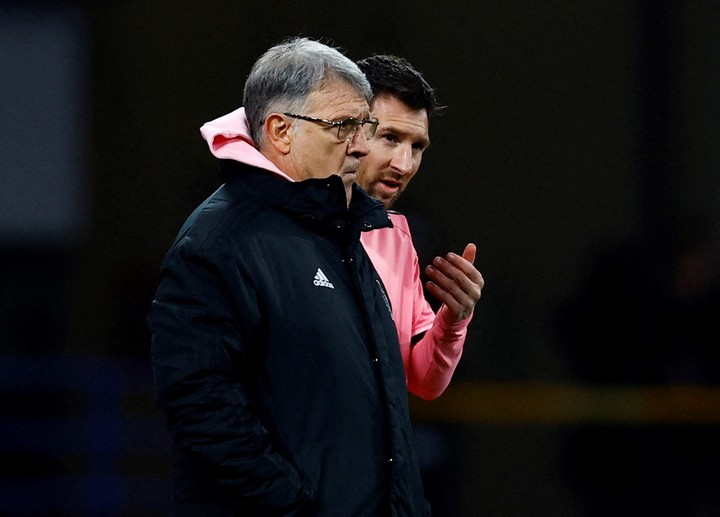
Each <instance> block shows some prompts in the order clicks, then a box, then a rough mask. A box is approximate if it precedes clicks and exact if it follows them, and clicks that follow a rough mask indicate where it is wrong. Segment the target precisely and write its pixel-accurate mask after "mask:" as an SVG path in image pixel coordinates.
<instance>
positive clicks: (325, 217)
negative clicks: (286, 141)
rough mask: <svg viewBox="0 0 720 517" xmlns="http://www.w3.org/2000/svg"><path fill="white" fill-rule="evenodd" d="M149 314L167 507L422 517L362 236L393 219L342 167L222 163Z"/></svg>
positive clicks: (391, 355)
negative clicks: (166, 451) (169, 453)
mask: <svg viewBox="0 0 720 517" xmlns="http://www.w3.org/2000/svg"><path fill="white" fill-rule="evenodd" d="M221 172H223V174H224V176H225V177H226V182H225V184H224V185H223V186H222V187H220V189H218V190H217V191H216V192H215V193H214V194H213V195H212V196H210V197H209V198H208V199H207V200H206V201H205V202H204V203H203V204H202V205H200V206H199V207H198V208H197V209H196V210H195V212H194V213H193V214H192V215H191V216H190V218H189V219H188V221H187V222H186V223H185V225H184V226H183V228H182V229H181V231H180V233H179V235H178V237H177V239H176V241H175V243H174V244H173V245H172V247H171V249H170V251H169V252H168V254H167V256H166V258H165V261H164V263H163V267H162V272H161V279H160V286H159V288H158V290H157V293H156V298H155V300H154V302H153V304H152V307H151V310H150V314H149V317H148V322H149V326H150V330H151V332H152V359H153V365H154V374H155V380H156V384H157V389H158V402H159V404H160V406H161V407H162V409H163V410H164V411H165V413H166V415H167V419H168V425H169V428H170V431H171V434H172V437H173V443H174V453H173V459H174V465H175V469H176V480H175V485H174V493H173V508H174V513H175V515H178V516H180V515H198V516H200V515H202V516H206V515H213V516H215V515H217V516H230V515H233V516H234V515H248V516H265V515H267V516H270V515H272V516H276V515H277V516H280V515H317V516H325V515H327V516H333V517H338V516H340V517H342V516H373V517H376V516H383V515H402V516H420V515H428V514H429V511H428V510H427V503H426V502H425V499H424V496H423V491H422V486H421V481H420V474H419V470H418V466H417V461H416V457H415V453H414V450H413V444H412V430H411V425H410V420H409V414H408V404H407V388H406V385H405V375H404V372H403V366H402V360H401V358H400V351H399V345H398V341H397V334H396V330H395V326H394V324H393V322H392V319H391V312H390V306H389V302H388V299H387V296H386V295H385V292H384V288H383V286H382V283H381V281H380V280H379V278H378V276H377V274H376V273H375V270H374V269H373V267H372V265H371V263H370V260H369V259H368V256H367V255H366V253H365V251H364V249H363V247H362V245H361V244H360V243H359V236H360V232H361V231H365V230H370V229H372V228H378V227H383V226H389V225H390V224H391V223H390V222H389V219H388V217H387V214H386V212H385V210H384V208H382V205H381V204H380V203H378V202H377V201H375V200H373V199H371V198H370V197H368V196H367V195H366V194H365V193H364V192H363V191H361V190H359V189H357V188H355V187H354V192H353V198H352V202H351V204H350V206H349V208H348V207H347V206H346V205H347V204H346V200H345V190H344V186H343V184H342V181H341V179H340V178H339V177H338V176H332V177H330V178H327V179H323V180H318V179H312V180H307V181H302V182H296V183H293V182H289V181H286V180H284V179H282V178H279V177H276V176H275V175H273V174H270V173H267V172H264V171H260V170H257V169H253V168H251V167H248V166H246V165H242V164H239V163H237V162H233V161H222V162H221Z"/></svg>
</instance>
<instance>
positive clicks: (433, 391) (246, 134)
mask: <svg viewBox="0 0 720 517" xmlns="http://www.w3.org/2000/svg"><path fill="white" fill-rule="evenodd" d="M200 133H201V134H202V136H203V138H204V139H205V141H206V142H207V144H208V147H209V148H210V152H211V153H212V154H213V155H214V156H215V157H217V158H223V159H228V160H235V161H238V162H241V163H246V164H248V165H252V166H254V167H259V168H261V169H265V170H268V171H270V172H273V173H274V174H277V175H278V176H281V177H283V178H285V179H287V180H288V181H293V179H292V178H290V177H289V176H287V175H286V174H285V173H284V172H282V171H281V170H280V169H279V168H277V167H276V166H275V165H274V164H273V163H272V162H271V161H270V160H268V159H267V158H266V157H265V156H263V155H262V154H261V153H260V152H259V151H258V150H257V149H256V148H255V145H254V143H253V141H252V138H251V137H250V130H249V128H248V126H247V120H246V119H245V108H238V109H237V110H235V111H233V112H232V113H228V114H227V115H223V116H222V117H219V118H217V119H215V120H212V121H210V122H206V123H205V124H204V125H203V126H202V127H201V128H200ZM389 215H390V219H391V220H392V222H393V225H394V227H393V228H383V229H380V230H374V231H371V232H363V234H362V237H361V242H362V244H363V246H364V247H365V251H367V254H368V255H369V256H370V260H371V261H372V263H373V265H374V266H375V269H376V270H377V272H378V274H379V275H380V278H381V279H382V281H383V282H384V284H385V288H386V290H387V293H388V296H389V297H390V302H391V305H392V313H393V318H394V320H395V326H396V327H397V330H398V336H399V338H400V339H399V341H400V351H401V353H402V358H403V365H404V366H405V377H406V379H407V384H408V390H409V391H410V392H411V393H414V394H415V395H417V396H419V397H421V398H423V399H427V400H430V399H435V398H437V397H439V396H440V395H441V394H442V392H443V391H445V388H446V387H447V386H448V384H449V383H450V379H451V378H452V375H453V372H454V371H455V368H456V367H457V364H458V362H459V361H460V357H461V355H462V350H463V345H464V343H465V336H466V334H467V327H468V324H469V323H470V320H471V319H472V315H471V316H469V317H468V318H466V319H464V320H463V321H461V322H458V323H454V324H448V323H447V322H445V320H444V319H443V318H442V317H435V313H433V310H432V308H431V307H430V304H429V303H428V301H427V300H426V299H425V296H424V293H423V286H422V282H421V280H420V267H419V261H418V256H417V252H416V251H415V247H414V245H413V241H412V236H411V234H410V228H409V227H408V223H407V219H406V218H405V216H403V215H401V214H399V213H397V212H390V213H389ZM423 332H425V335H424V336H423V337H422V339H420V341H418V342H417V343H415V344H414V345H413V344H412V343H411V340H412V337H413V336H417V335H418V334H421V333H423Z"/></svg>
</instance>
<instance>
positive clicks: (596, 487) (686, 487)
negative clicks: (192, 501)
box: [0, 0, 720, 517]
mask: <svg viewBox="0 0 720 517" xmlns="http://www.w3.org/2000/svg"><path fill="white" fill-rule="evenodd" d="M297 34H302V35H307V36H311V37H314V38H322V39H323V41H325V42H328V43H331V44H333V45H336V46H339V47H342V48H343V49H345V50H346V53H347V55H348V56H349V57H351V58H353V59H359V58H362V57H365V56H367V55H369V54H372V53H394V54H398V55H401V56H403V57H406V58H407V59H409V60H410V61H411V62H412V63H413V64H414V65H415V66H416V67H417V68H418V69H419V70H421V71H422V72H423V73H424V75H425V76H426V78H427V79H428V80H429V81H430V82H431V83H432V84H433V85H434V86H435V87H436V89H437V93H438V96H439V98H440V101H441V102H442V103H443V104H446V105H447V106H448V108H447V110H446V112H445V114H444V115H443V116H442V117H439V118H436V119H434V120H433V121H432V127H431V137H432V141H433V144H432V146H431V148H430V150H429V151H428V152H427V153H426V155H425V159H424V163H423V165H422V168H421V170H420V173H419V174H418V176H417V177H416V179H415V180H414V181H413V185H412V187H411V188H410V190H409V193H407V194H406V196H405V198H403V199H402V200H401V201H400V203H399V204H398V205H397V208H398V209H399V210H401V211H403V212H404V213H406V214H407V215H408V217H409V219H410V222H411V225H412V226H411V227H412V229H413V232H414V235H415V239H416V246H417V248H418V252H419V254H420V258H421V261H422V263H423V264H427V263H428V262H429V261H430V260H431V258H432V257H433V256H434V255H435V254H440V253H445V252H447V251H450V250H453V251H461V250H462V247H463V246H464V245H465V243H466V242H469V241H472V242H475V243H477V244H478V248H479V253H478V258H477V261H476V263H477V265H478V267H479V269H480V270H481V271H482V272H483V274H484V277H485V280H486V287H485V289H484V291H483V298H482V300H481V302H480V305H479V306H478V310H477V313H476V315H475V318H474V320H473V322H472V325H471V328H470V333H469V338H468V341H467V343H466V346H465V352H464V357H463V359H462V361H461V364H460V366H459V369H458V371H457V373H456V375H455V378H454V380H453V384H452V385H451V387H450V388H449V389H448V391H447V392H446V393H445V394H444V395H443V396H442V397H441V398H440V399H438V400H436V401H433V402H424V401H419V400H417V399H415V398H413V399H412V408H413V417H414V421H415V423H416V426H417V440H418V446H419V448H420V452H421V459H422V463H423V472H424V476H425V481H426V487H427V492H428V497H429V498H430V499H431V501H432V503H433V506H434V509H435V515H436V516H441V517H444V516H450V517H461V516H473V517H474V516H489V517H495V516H538V515H542V516H624V515H627V516H643V515H652V516H661V515H663V516H675V515H677V516H718V515H720V434H719V431H720V391H719V388H720V386H719V385H720V353H719V352H718V344H720V340H719V339H718V335H719V332H718V328H719V327H718V321H719V320H720V282H719V280H720V240H719V234H718V224H719V223H720V201H719V200H720V170H719V166H720V145H719V144H718V139H719V137H720V66H719V65H720V2H718V1H717V0H698V1H693V0H685V1H680V0H667V1H659V0H629V1H628V0H622V1H620V0H608V1H602V2H589V1H582V0H580V1H578V0H574V1H571V0H554V1H543V2H525V1H519V0H503V1H502V2H464V3H462V4H460V3H457V4H455V3H446V4H441V3H438V2H431V1H425V0H422V1H419V0H416V1H414V2H402V1H401V2H374V1H368V2H361V3H349V4H348V3H344V4H337V3H335V4H333V3H328V2H325V1H323V2H321V1H316V0H304V1H302V2H285V1H267V2H240V1H229V0H219V1H212V2H190V1H180V2H167V1H163V0H145V1H140V0H137V1H118V2H112V3H110V2H108V3H104V2H97V3H96V4H94V3H89V2H80V1H65V2H63V1H56V2H41V1H25V2H8V1H3V0H0V120H1V121H2V123H1V125H0V159H1V163H2V165H1V169H0V347H1V348H0V350H1V351H2V353H1V355H0V393H1V398H0V400H1V401H2V406H1V408H0V465H1V466H0V515H3V516H6V515H7V516H71V515H72V516H75V515H98V516H99V515H102V516H155V515H167V513H168V500H169V491H170V477H171V471H170V466H169V454H168V451H169V439H168V435H167V433H166V430H165V424H164V421H163V419H162V416H161V415H160V414H159V412H158V411H157V409H156V407H155V402H154V392H153V386H152V373H151V369H150V364H149V337H148V332H147V329H146V327H145V315H146V312H147V309H148V306H149V303H150V301H151V299H152V296H153V292H154V289H155V287H156V282H157V275H158V271H159V264H160V261H161V259H162V256H163V255H164V253H165V251H166V249H167V247H168V246H169V244H170V243H171V241H172V239H173V238H174V236H175V233H176V232H177V230H178V229H179V227H180V225H181V224H182V222H183V220H184V219H185V217H186V216H187V215H188V214H189V212H190V211H191V210H192V209H193V208H194V207H195V205H196V204H197V203H199V202H200V201H201V200H202V199H204V198H205V197H206V196H207V195H208V194H209V193H210V192H212V191H213V190H214V189H215V188H216V187H217V186H218V185H219V183H220V181H219V177H218V175H217V173H216V165H215V162H214V160H213V159H212V158H211V156H210V155H209V152H208V150H207V147H206V145H205V143H204V141H203V140H202V139H201V137H200V134H199V131H198V129H199V127H200V126H201V125H202V123H204V122H205V121H208V120H211V119H213V118H215V117H217V116H219V115H222V114H225V113H227V112H229V111H232V110H234V109H235V108H237V107H238V106H240V104H241V102H242V89H243V85H244V79H245V77H246V75H247V73H248V71H249V68H250V66H251V64H252V63H253V62H254V60H255V59H256V58H257V57H258V56H259V55H260V54H261V53H262V52H263V51H264V50H265V49H267V48H268V47H269V46H271V45H273V44H275V43H277V42H279V41H280V40H282V39H284V38H285V37H287V36H293V35H297Z"/></svg>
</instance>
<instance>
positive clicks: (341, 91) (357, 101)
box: [308, 81, 370, 121]
mask: <svg viewBox="0 0 720 517" xmlns="http://www.w3.org/2000/svg"><path fill="white" fill-rule="evenodd" d="M308 100H309V101H310V102H309V103H308V108H309V109H311V110H315V109H317V110H319V112H322V113H325V115H324V116H322V117H321V118H327V119H328V120H333V121H335V120H343V119H347V118H355V119H357V120H362V119H365V118H368V117H369V116H370V106H369V105H368V103H367V101H366V100H365V97H363V95H362V94H361V93H360V92H358V91H356V90H355V89H353V88H352V86H350V85H349V84H348V83H346V82H344V81H328V82H325V83H323V84H321V85H320V86H319V87H318V88H317V89H316V90H314V91H313V92H312V93H311V94H310V95H309V96H308ZM328 108H329V110H328ZM323 110H324V111H323ZM358 112H359V114H358Z"/></svg>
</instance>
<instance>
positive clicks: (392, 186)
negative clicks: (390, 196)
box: [378, 178, 402, 191]
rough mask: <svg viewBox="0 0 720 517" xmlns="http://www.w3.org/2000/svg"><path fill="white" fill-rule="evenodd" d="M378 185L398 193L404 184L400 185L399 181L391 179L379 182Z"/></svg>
mask: <svg viewBox="0 0 720 517" xmlns="http://www.w3.org/2000/svg"><path fill="white" fill-rule="evenodd" d="M378 183H379V184H381V185H383V186H384V187H385V189H386V190H391V191H396V190H398V189H399V188H400V187H401V186H402V183H400V182H399V181H397V180H393V179H389V178H385V179H382V180H379V181H378Z"/></svg>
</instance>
